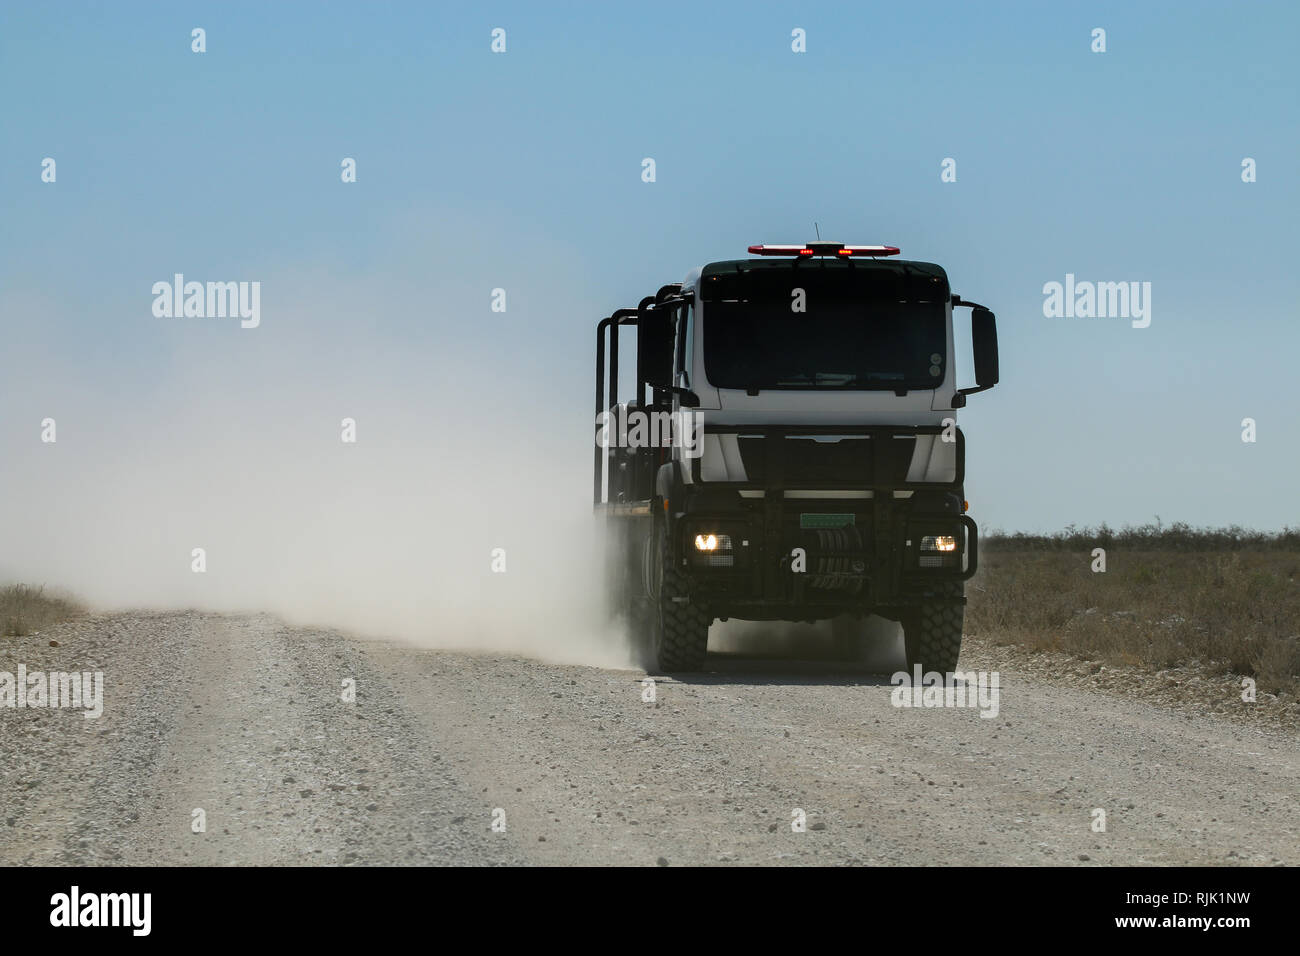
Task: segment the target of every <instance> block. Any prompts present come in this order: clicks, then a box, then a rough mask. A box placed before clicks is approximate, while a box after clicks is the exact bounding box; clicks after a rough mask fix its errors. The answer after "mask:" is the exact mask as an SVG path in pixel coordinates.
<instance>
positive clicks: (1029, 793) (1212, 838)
mask: <svg viewBox="0 0 1300 956" xmlns="http://www.w3.org/2000/svg"><path fill="white" fill-rule="evenodd" d="M51 641H56V642H57V644H58V646H51ZM981 654H982V655H983V656H984V657H987V656H988V655H989V654H993V655H996V649H992V650H990V649H988V648H985V649H983V650H982V651H981ZM985 663H986V662H985V661H984V660H983V658H981V666H984V664H985ZM992 663H993V664H995V665H996V664H997V663H998V661H997V659H996V657H994V658H992ZM19 664H23V665H24V666H25V667H26V669H27V671H28V672H29V673H30V672H34V671H40V670H44V671H49V670H66V671H71V670H77V671H97V670H98V671H102V672H103V673H104V700H103V714H102V716H101V717H99V718H97V719H85V718H84V717H83V716H82V715H81V713H79V712H77V711H75V710H70V709H48V708H46V709H23V710H18V709H16V708H8V707H0V742H2V743H3V748H2V749H3V755H2V757H0V865H15V864H70V863H77V864H144V865H147V864H183V865H184V864H194V865H209V864H216V865H224V864H304V863H306V864H312V863H319V864H356V865H373V864H484V865H497V864H520V863H525V864H527V863H532V864H601V865H607V864H632V865H655V864H658V865H665V864H666V865H684V864H724V865H725V864H793V863H817V864H845V863H860V864H1016V863H1024V864H1061V865H1078V866H1096V865H1105V864H1141V863H1152V864H1192V863H1200V864H1223V865H1241V864H1262V865H1276V864H1278V863H1285V864H1290V865H1296V864H1300V803H1298V802H1297V800H1296V794H1297V793H1300V743H1298V742H1297V738H1296V735H1295V734H1294V733H1288V732H1285V731H1283V732H1276V731H1268V730H1260V729H1255V728H1251V727H1248V726H1242V725H1241V724H1240V723H1235V722H1233V721H1230V720H1227V719H1224V718H1223V717H1220V716H1215V715H1211V714H1204V715H1195V714H1187V713H1182V712H1177V711H1174V710H1170V709H1165V708H1162V707H1159V706H1155V705H1152V704H1150V703H1144V702H1142V701H1137V700H1134V699H1131V698H1127V697H1124V696H1121V695H1117V694H1109V693H1103V692H1098V691H1096V690H1086V689H1079V688H1076V687H1069V686H1060V685H1055V684H1049V683H1046V682H1044V681H1043V679H1042V678H1041V676H1036V675H1031V674H1028V673H1024V672H1018V671H1016V670H1015V669H1014V662H1008V663H1007V666H1006V667H1005V669H1003V670H1002V672H1001V678H1002V686H1001V694H1000V711H999V713H998V715H997V717H996V718H994V719H987V718H982V717H981V716H980V715H979V711H978V710H974V709H958V708H932V709H905V708H896V707H893V706H891V703H890V695H891V691H892V690H893V688H892V687H891V686H890V684H889V682H888V678H887V677H883V676H878V675H873V674H871V673H868V672H866V671H865V670H864V669H863V668H862V667H860V666H855V665H852V664H849V663H847V662H808V661H802V662H801V661H794V660H789V659H786V660H771V659H766V660H765V659H753V658H746V657H741V656H737V655H715V656H714V657H712V658H711V661H710V670H709V671H708V672H707V673H704V674H701V675H699V676H698V677H694V678H692V679H689V680H684V679H670V678H661V679H656V681H655V686H654V698H655V699H654V700H653V701H648V700H646V699H644V698H645V697H646V696H648V695H647V693H646V686H645V684H644V683H643V681H644V679H645V676H646V675H645V674H643V673H641V672H638V671H618V670H604V669H598V668H592V667H577V666H558V665H552V664H542V663H538V662H536V661H529V660H523V659H514V658H503V657H483V656H473V655H466V654H458V653H450V652H446V651H433V650H427V649H420V648H415V647H411V646H406V645H401V644H394V643H385V642H376V641H365V640H359V639H355V638H351V637H349V636H347V635H345V634H342V633H337V632H333V631H322V630H313V629H303V628H292V627H288V626H286V625H285V624H283V623H281V622H280V621H278V620H276V619H275V618H273V617H269V616H263V615H253V616H224V615H216V614H208V613H201V612H195V611H185V612H156V613H139V612H136V613H125V614H111V615H99V616H95V617H91V618H87V619H83V620H80V621H74V622H70V623H67V624H62V625H59V626H57V627H53V628H50V629H47V630H46V631H44V632H42V633H41V634H39V635H32V636H28V637H21V638H4V639H0V672H5V671H7V672H11V673H15V674H16V673H17V668H18V665H19ZM345 680H352V681H355V688H356V699H355V701H354V702H348V701H345V700H343V699H342V698H343V696H344V695H343V682H344V681H345ZM796 809H798V810H802V811H803V812H804V815H805V817H806V828H805V829H804V830H803V831H802V832H796V831H795V830H794V829H793V828H792V821H793V820H794V819H795V812H794V811H795V810H796ZM1097 809H1101V810H1104V811H1105V813H1106V823H1105V832H1094V829H1093V826H1094V819H1095V813H1094V811H1095V810H1097ZM196 810H202V811H203V818H204V823H205V827H204V831H203V832H194V820H195V811H196ZM494 821H495V822H496V823H497V829H495V830H494V827H493V824H494ZM502 824H504V828H503V829H502V827H501V825H502Z"/></svg>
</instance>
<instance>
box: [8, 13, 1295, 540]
mask: <svg viewBox="0 0 1300 956" xmlns="http://www.w3.org/2000/svg"><path fill="white" fill-rule="evenodd" d="M193 27H203V28H204V29H205V30H206V32H207V52H206V53H203V54H195V53H192V52H191V50H190V31H191V29H192V28H193ZM494 27H502V28H504V29H505V30H506V31H507V52H506V53H505V54H499V55H494V54H492V53H491V52H490V50H489V44H490V39H491V38H490V32H491V30H492V29H493V28H494ZM796 27H799V28H803V29H804V30H806V31H807V52H806V53H804V54H795V53H792V52H791V49H790V42H791V41H790V33H791V30H792V29H793V28H796ZM1095 27H1102V28H1104V29H1105V30H1106V39H1107V52H1105V53H1104V54H1098V53H1093V52H1091V50H1090V43H1091V31H1092V29H1093V28H1095ZM1298 28H1300V8H1298V7H1296V6H1295V5H1294V4H1283V3H1277V4H1267V3H1260V4H1246V5H1240V4H1239V5H1230V4H1226V3H1224V4H1202V3H1136V4H1130V3H1116V4H1097V3H1088V4H1068V3H1052V4H1029V3H1024V4H999V3H992V4H967V3H953V4H917V3H897V4H879V3H860V4H830V3H826V4H817V5H813V6H810V7H809V8H808V9H798V8H793V7H791V6H790V5H788V4H753V3H746V4H708V5H701V4H673V3H656V4H653V5H632V4H626V5H624V4H596V3H589V4H588V3H578V4H555V3H547V4H519V5H509V4H487V5H483V6H481V7H479V6H476V5H452V4H419V5H416V4H384V5H379V4H329V5H326V4H300V5H299V4H266V3H258V4H238V3H221V4H195V5H187V4H181V3H176V4H171V3H169V4H150V5H144V4H94V5H90V4H76V3H69V4H60V5H58V6H52V5H38V4H23V5H19V4H6V5H5V6H4V7H3V9H2V10H0V90H2V91H3V93H0V97H2V99H0V104H2V109H3V130H4V133H3V141H4V148H3V149H2V150H0V216H2V217H3V228H0V320H2V321H3V325H4V338H5V340H6V341H7V342H8V344H9V349H8V352H9V357H8V359H7V360H6V361H5V362H4V365H3V375H2V376H0V441H2V442H3V443H4V446H3V448H2V449H0V459H3V458H8V459H9V462H10V465H9V468H8V469H7V472H8V474H7V477H5V476H0V483H3V482H5V481H6V480H8V481H11V482H18V481H27V482H35V479H36V478H37V477H39V476H40V475H41V474H42V473H41V472H40V471H39V467H40V466H37V465H35V464H33V463H32V462H33V461H34V459H33V458H32V456H34V455H37V454H39V447H33V444H32V440H31V439H32V436H34V435H35V433H36V432H35V429H36V425H35V423H36V422H39V420H40V419H41V418H42V417H44V416H45V415H46V414H51V412H50V411H49V409H52V408H54V409H64V410H66V411H64V412H63V415H64V418H63V419H61V420H60V428H61V429H64V434H67V435H68V436H69V437H68V438H66V439H65V438H62V437H61V442H65V443H66V442H69V441H74V437H73V436H75V435H76V434H78V431H80V433H81V434H83V435H84V434H88V433H89V432H90V431H92V424H91V423H93V430H94V431H96V433H97V434H98V435H99V437H100V438H101V439H105V436H106V435H108V434H110V433H113V434H115V432H114V431H113V430H114V429H128V430H129V429H132V428H136V427H138V423H140V422H147V421H151V420H153V421H166V420H167V418H168V409H169V408H171V407H172V405H173V404H174V401H175V399H176V397H177V396H178V395H180V394H182V393H183V394H184V395H185V396H186V400H187V401H188V402H190V403H191V404H193V403H194V402H199V403H200V404H203V403H204V402H206V403H207V404H208V405H209V406H210V407H211V408H214V409H220V408H222V407H225V406H226V405H229V406H230V407H241V408H243V406H241V405H240V398H241V396H248V395H250V394H255V395H257V396H259V397H260V398H259V400H260V402H261V404H260V406H259V407H260V408H262V409H264V410H265V409H275V408H276V407H277V406H276V401H277V395H278V394H280V393H282V392H297V393H307V394H316V392H315V391H314V390H317V389H318V390H320V392H321V393H322V394H330V393H331V392H333V393H341V394H344V395H346V396H348V397H349V400H351V401H352V402H353V403H354V404H357V405H365V403H366V402H372V403H375V407H376V409H383V408H389V407H392V406H395V405H408V406H409V405H416V406H419V407H420V408H421V409H422V410H423V412H424V413H425V414H426V415H427V416H428V417H429V418H430V419H436V418H437V417H439V416H443V415H447V414H455V413H457V411H458V410H459V412H460V413H462V414H464V413H467V412H466V409H478V410H480V411H483V412H487V413H491V414H499V415H502V416H510V417H512V418H513V419H514V421H513V423H512V424H511V425H510V427H509V428H508V429H507V431H509V432H510V433H511V434H527V435H528V436H529V438H527V439H525V442H528V441H532V442H535V444H525V448H526V449H527V450H529V452H530V453H532V452H535V451H538V450H541V453H543V454H546V455H548V456H559V457H563V458H566V459H567V457H572V459H573V461H574V462H575V468H576V469H577V472H578V473H579V474H580V475H583V476H584V477H585V472H582V469H583V468H585V467H586V462H587V460H588V459H587V458H586V456H585V448H586V447H587V446H586V443H587V442H588V441H589V438H588V433H589V419H590V410H589V409H588V408H587V403H588V401H589V393H590V390H591V385H590V371H589V370H590V365H591V350H592V338H593V336H592V330H593V327H594V323H595V321H596V320H597V318H598V317H599V316H600V315H601V314H607V313H608V312H609V311H611V310H612V309H613V308H616V307H619V306H625V305H632V304H634V303H635V302H636V300H638V299H639V298H640V297H642V296H643V295H646V294H648V293H650V292H652V291H654V290H655V289H656V288H658V287H659V286H660V285H661V284H663V283H665V282H670V281H676V280H680V279H681V277H682V276H683V275H684V274H685V273H686V271H687V270H688V269H690V268H691V267H693V266H696V265H699V264H701V263H703V262H706V261H709V260H712V259H724V258H732V257H736V256H738V255H742V254H743V252H744V247H745V246H746V245H748V244H750V243H753V242H791V241H801V240H805V239H808V238H811V236H812V228H813V227H812V223H813V221H814V220H816V221H818V222H819V223H820V224H821V233H822V235H823V236H824V237H827V238H837V239H842V240H843V241H846V242H858V243H874V242H888V243H893V244H896V245H899V246H901V247H902V250H903V254H904V256H905V257H911V258H917V259H924V260H929V261H935V262H939V263H941V264H943V265H944V266H945V268H947V270H948V273H949V275H950V277H951V279H952V282H953V286H954V289H955V291H957V292H959V293H960V294H962V295H964V296H966V297H968V298H971V299H974V300H976V301H978V302H981V303H984V304H986V305H989V306H990V307H992V308H993V309H994V310H995V311H996V312H997V314H998V319H999V330H1000V337H1001V351H1002V379H1003V384H1001V385H1000V386H999V387H998V388H997V389H995V390H994V391H992V392H990V393H987V394H982V395H977V396H974V397H973V398H972V399H971V402H970V405H969V407H968V409H967V410H966V411H965V412H964V413H963V415H962V416H961V422H962V427H963V429H964V430H965V431H966V434H967V439H968V448H969V453H968V486H967V492H968V497H969V498H970V499H971V501H972V504H973V508H974V512H973V513H974V514H975V515H976V517H977V520H979V521H980V522H981V524H982V525H984V526H985V527H989V526H993V527H1001V528H1004V529H1008V530H1010V529H1026V530H1033V529H1053V528H1058V527H1062V526H1064V525H1066V524H1069V523H1076V524H1089V523H1097V522H1101V521H1107V522H1110V523H1111V524H1113V525H1118V524H1122V523H1125V522H1141V521H1145V520H1149V519H1151V518H1152V517H1154V516H1155V515H1157V514H1159V515H1160V516H1161V518H1162V519H1163V520H1165V521H1166V522H1168V521H1174V520H1185V521H1189V522H1192V523H1194V524H1202V523H1203V524H1227V523H1241V524H1245V525H1249V526H1255V527H1260V528H1277V527H1280V526H1282V525H1284V524H1288V523H1290V524H1293V525H1294V524H1296V523H1297V516H1298V515H1300V510H1297V508H1296V506H1295V504H1294V491H1293V488H1294V485H1295V476H1296V473H1297V471H1298V470H1300V446H1298V444H1297V437H1300V425H1298V420H1297V415H1296V412H1295V410H1294V392H1295V386H1294V384H1293V378H1294V377H1293V375H1292V373H1291V368H1292V366H1293V364H1294V361H1295V359H1294V356H1295V355H1296V354H1297V353H1298V352H1300V331H1298V327H1297V321H1296V320H1297V309H1298V306H1297V303H1300V278H1298V277H1297V270H1296V268H1295V260H1296V253H1297V238H1296V235H1297V232H1296V227H1295V213H1296V210H1297V209H1300V187H1298V186H1297V176H1296V168H1297V158H1298V156H1300V122H1298V120H1300V116H1298V115H1297V114H1298V112H1300V110H1298V108H1297V103H1298V102H1300V96H1297V92H1298V91H1300V84H1298V83H1297V79H1298V77H1297V66H1296V62H1297V60H1296V57H1295V55H1294V38H1295V36H1296V35H1297V32H1298ZM47 156H49V157H53V158H55V160H56V162H57V164H58V165H57V174H58V179H57V182H56V183H54V184H47V183H42V182H41V179H40V168H41V167H40V164H41V160H42V159H43V158H44V157H47ZM343 157H354V158H355V159H356V160H357V168H358V182H356V183H355V184H343V183H341V182H340V178H339V164H340V160H341V159H342V158H343ZM644 157H653V158H654V159H655V161H656V166H657V181H656V182H654V183H651V184H647V183H643V182H642V181H641V177H640V173H641V160H642V159H643V158H644ZM945 157H952V158H954V159H955V160H956V161H957V173H958V178H957V182H955V183H942V182H941V181H940V163H941V161H942V160H943V159H944V158H945ZM1244 157H1252V158H1254V159H1255V160H1256V162H1257V164H1258V181H1257V182H1255V183H1250V184H1246V183H1243V182H1242V181H1241V176H1240V173H1241V161H1242V159H1243V158H1244ZM175 272H184V273H185V274H186V275H187V277H188V278H192V279H198V280H207V279H219V280H231V279H235V280H237V279H245V280H258V281H261V282H262V285H263V301H262V311H263V319H262V326H261V327H260V328H259V329H257V330H240V329H239V328H238V327H237V325H235V324H223V323H222V322H221V321H220V320H191V321H189V322H183V321H179V320H178V321H173V322H168V321H165V320H159V319H156V318H154V317H153V316H152V315H151V313H150V304H151V302H152V296H151V295H150V292H149V290H150V287H151V285H152V283H153V282H155V281H157V280H160V279H170V277H171V276H172V274H173V273H175ZM1066 273H1073V274H1075V275H1076V276H1077V277H1078V278H1079V279H1090V280H1096V281H1129V280H1136V281H1149V282H1151V283H1152V322H1151V325H1150V327H1149V328H1147V329H1140V330H1139V329H1133V328H1131V327H1129V324H1128V322H1127V321H1125V320H1122V319H1048V318H1045V317H1044V316H1043V313H1042V302H1043V294H1042V287H1043V284H1044V283H1046V282H1050V281H1062V280H1063V279H1064V277H1065V275H1066ZM494 287H504V288H506V289H507V292H508V296H509V299H508V301H509V307H508V311H507V313H506V314H505V315H504V316H502V315H496V314H493V313H492V312H490V311H489V308H488V303H489V294H490V290H491V289H492V288H494ZM362 369H364V374H363V372H362ZM350 370H356V374H355V375H353V374H352V371H350ZM389 372H391V374H388V373H389ZM408 385H409V388H408V387H407V386H408ZM381 393H382V395H381ZM380 396H381V397H382V399H383V400H382V401H380ZM385 402H387V403H391V404H385ZM289 407H290V405H289V404H288V403H287V400H286V404H285V405H284V406H283V414H282V415H281V417H280V418H279V419H277V421H278V422H279V426H280V427H283V428H284V429H287V430H292V429H293V428H294V427H296V426H295V421H294V420H293V419H291V417H290V416H289V412H288V411H287V409H288V408H289ZM293 407H295V408H296V407H297V406H293ZM241 414H243V412H241ZM248 414H257V412H255V411H249V412H248ZM266 414H268V415H270V414H273V412H272V411H267V412H266ZM329 417H331V418H334V417H337V416H336V415H335V413H334V412H333V411H332V410H331V411H330V412H329ZM1245 417H1252V418H1255V419H1256V420H1257V422H1258V441H1257V442H1256V443H1254V444H1245V443H1243V442H1242V441H1241V438H1240V433H1241V425H1240V423H1241V420H1242V419H1243V418H1245ZM216 419H217V424H214V426H213V427H226V426H223V425H221V424H220V419H221V416H220V415H217V416H216ZM79 421H80V422H82V425H81V427H80V429H78V422H79ZM187 421H188V420H187ZM65 423H66V424H65ZM226 424H227V425H228V423H226ZM303 427H307V426H306V425H304V426H303ZM169 434H170V437H169V438H168V441H173V442H177V443H183V442H195V443H200V444H202V443H204V442H205V441H207V440H208V439H207V438H206V437H205V434H204V433H203V432H201V431H196V430H195V429H194V428H192V427H189V426H188V425H187V427H185V428H180V427H176V428H174V429H173V430H172V432H171V433H169ZM221 438H222V440H223V441H227V440H230V439H232V435H231V433H230V432H229V431H228V430H227V431H225V432H223V433H222V435H221ZM389 438H390V439H391V440H390V441H389V443H388V444H389V446H390V447H391V446H393V445H397V444H400V443H401V442H403V441H418V440H419V436H418V435H411V434H405V435H398V434H396V433H395V432H394V434H392V435H390V436H389ZM552 439H553V440H552ZM103 447H112V442H109V441H107V440H106V439H105V444H104V446H103ZM159 447H165V443H163V444H160V445H159ZM557 449H558V450H557ZM69 454H71V453H70V452H69ZM584 477H580V478H578V479H577V480H576V481H575V483H574V489H573V491H574V496H575V499H577V500H579V501H583V500H585V496H586V494H587V492H588V486H587V485H586V484H585V481H584ZM511 478H512V480H516V481H517V480H518V475H517V474H516V473H512V476H511ZM0 487H2V484H0ZM80 493H81V494H84V495H87V496H89V497H90V498H92V499H93V497H94V495H95V489H94V485H93V484H90V485H83V486H81V491H80ZM52 504H53V503H52Z"/></svg>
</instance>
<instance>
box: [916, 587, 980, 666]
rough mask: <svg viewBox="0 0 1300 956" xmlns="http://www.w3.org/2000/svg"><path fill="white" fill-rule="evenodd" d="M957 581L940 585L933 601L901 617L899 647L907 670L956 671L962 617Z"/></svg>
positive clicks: (959, 588) (959, 649) (962, 609)
mask: <svg viewBox="0 0 1300 956" xmlns="http://www.w3.org/2000/svg"><path fill="white" fill-rule="evenodd" d="M963 593H964V586H963V584H962V582H960V581H954V582H952V583H948V584H943V585H940V586H939V587H938V588H937V589H936V594H935V596H934V597H933V598H930V599H927V600H926V601H925V603H923V604H922V605H921V606H920V607H918V608H914V609H913V610H911V611H910V612H909V613H908V614H906V615H904V617H903V647H904V649H905V650H906V652H907V669H908V670H909V671H911V670H913V669H914V668H915V667H916V666H917V665H918V664H919V665H920V666H921V672H922V673H923V674H924V673H927V672H929V671H937V672H939V673H940V674H947V673H950V672H952V671H955V670H956V669H957V658H958V657H959V656H960V655H961V626H962V619H963V617H964V616H965V615H964V613H963V612H964V610H965V609H964V608H963V607H962V602H961V599H962V596H963Z"/></svg>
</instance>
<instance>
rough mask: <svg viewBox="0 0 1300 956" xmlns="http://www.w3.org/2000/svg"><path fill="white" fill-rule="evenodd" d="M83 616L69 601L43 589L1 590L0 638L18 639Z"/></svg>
mask: <svg viewBox="0 0 1300 956" xmlns="http://www.w3.org/2000/svg"><path fill="white" fill-rule="evenodd" d="M85 612H86V609H85V608H84V607H82V606H81V605H80V604H78V603H77V602H76V601H74V600H73V599H72V598H70V597H68V596H66V595H61V594H56V593H48V592H46V590H45V586H44V585H41V586H40V587H36V588H34V587H31V586H30V585H27V584H9V585H5V586H3V587H0V637H21V636H23V635H25V634H31V633H33V632H35V631H39V630H42V629H43V628H45V627H47V626H48V625H50V624H57V623H58V622H59V621H66V620H69V619H71V618H74V617H78V616H80V615H82V614H84V613H85Z"/></svg>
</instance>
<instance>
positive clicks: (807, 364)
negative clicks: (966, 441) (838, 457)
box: [701, 263, 948, 391]
mask: <svg viewBox="0 0 1300 956" xmlns="http://www.w3.org/2000/svg"><path fill="white" fill-rule="evenodd" d="M890 266H892V268H890V267H881V266H875V267H870V266H866V267H864V266H858V267H856V268H854V267H852V266H849V265H848V264H840V263H834V264H832V265H830V266H829V267H819V265H818V264H815V263H807V264H805V263H792V264H789V265H788V266H787V267H786V268H766V269H756V270H754V271H750V272H735V273H724V274H720V275H713V276H706V277H705V280H704V282H703V283H702V288H701V295H702V296H703V298H704V310H703V315H702V329H703V333H704V369H705V374H706V375H707V376H708V379H709V383H710V384H711V385H713V386H715V387H717V388H743V389H749V390H751V391H752V390H756V389H895V390H899V391H902V390H907V389H931V388H936V387H937V386H938V385H939V384H940V383H941V382H942V381H943V377H944V370H945V363H946V355H945V353H946V352H947V332H946V328H945V309H944V305H945V301H946V299H947V296H948V285H947V282H946V280H943V279H940V278H938V277H936V276H934V275H932V274H928V273H926V274H921V275H915V274H908V273H907V272H905V271H903V270H901V269H899V268H898V267H897V265H895V264H892V263H891V264H890Z"/></svg>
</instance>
